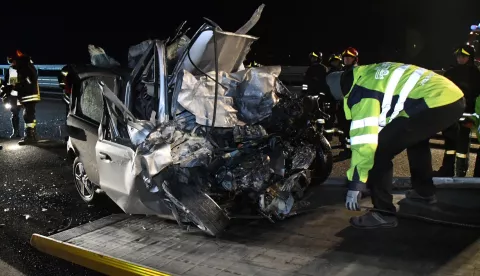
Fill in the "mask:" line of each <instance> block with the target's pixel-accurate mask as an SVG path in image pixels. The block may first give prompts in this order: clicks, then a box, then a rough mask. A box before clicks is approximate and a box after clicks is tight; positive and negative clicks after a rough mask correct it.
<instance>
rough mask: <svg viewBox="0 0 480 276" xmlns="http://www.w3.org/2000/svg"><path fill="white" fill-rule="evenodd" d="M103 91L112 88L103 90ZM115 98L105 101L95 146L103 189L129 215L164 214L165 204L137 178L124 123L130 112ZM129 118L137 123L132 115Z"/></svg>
mask: <svg viewBox="0 0 480 276" xmlns="http://www.w3.org/2000/svg"><path fill="white" fill-rule="evenodd" d="M104 89H109V88H108V87H104ZM112 97H116V96H114V95H113V94H112V93H110V95H108V96H105V98H104V101H105V102H106V105H105V111H104V114H105V115H104V117H103V119H102V123H101V125H100V128H99V137H98V141H97V143H96V146H95V152H96V163H97V167H98V171H99V177H100V182H99V183H100V187H101V189H102V190H103V191H104V192H105V193H106V194H107V195H108V197H110V198H111V199H112V200H113V201H114V202H115V203H116V204H117V205H118V206H119V207H120V208H121V209H122V210H123V211H124V212H126V213H129V214H159V213H160V214H162V213H165V212H166V210H165V207H164V206H163V209H162V206H161V204H162V203H161V202H159V201H160V198H159V197H158V196H156V195H154V194H153V193H150V192H149V191H147V190H146V187H145V185H144V184H142V183H141V182H142V180H141V178H139V177H138V171H137V168H136V167H135V156H136V154H135V150H134V149H133V148H134V145H133V144H132V142H131V140H130V138H129V134H128V130H127V127H128V124H129V123H128V122H127V120H126V119H125V118H126V117H125V116H127V113H128V111H127V108H126V107H125V106H124V105H123V103H122V102H120V100H119V99H118V98H115V99H112ZM118 105H122V106H121V107H119V106H118ZM114 110H117V111H114ZM119 111H120V112H119ZM122 111H123V112H122ZM128 116H129V117H130V118H131V119H132V120H134V119H133V117H132V115H131V114H129V115H128ZM137 182H139V183H137ZM149 202H152V203H153V204H152V206H153V207H148V206H147V205H148V203H149ZM146 204H147V205H146ZM167 211H168V210H167Z"/></svg>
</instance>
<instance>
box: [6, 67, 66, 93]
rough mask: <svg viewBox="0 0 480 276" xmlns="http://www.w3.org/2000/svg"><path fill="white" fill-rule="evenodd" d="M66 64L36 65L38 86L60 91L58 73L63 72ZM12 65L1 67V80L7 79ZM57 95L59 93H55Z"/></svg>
mask: <svg viewBox="0 0 480 276" xmlns="http://www.w3.org/2000/svg"><path fill="white" fill-rule="evenodd" d="M63 66H65V65H64V64H47V65H35V68H37V73H38V85H39V86H40V88H41V89H42V88H43V89H53V90H58V89H60V86H59V83H58V77H57V75H58V74H59V72H58V71H60V70H62V68H63ZM9 67H10V65H0V73H1V74H0V78H2V79H3V80H4V79H5V73H6V71H7V70H8V68H9ZM42 93H47V92H42ZM54 94H57V93H54Z"/></svg>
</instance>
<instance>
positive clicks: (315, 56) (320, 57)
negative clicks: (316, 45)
mask: <svg viewBox="0 0 480 276" xmlns="http://www.w3.org/2000/svg"><path fill="white" fill-rule="evenodd" d="M308 56H309V57H310V58H312V57H313V58H318V59H319V60H322V58H323V54H322V52H317V51H313V52H311V53H310V54H309V55H308Z"/></svg>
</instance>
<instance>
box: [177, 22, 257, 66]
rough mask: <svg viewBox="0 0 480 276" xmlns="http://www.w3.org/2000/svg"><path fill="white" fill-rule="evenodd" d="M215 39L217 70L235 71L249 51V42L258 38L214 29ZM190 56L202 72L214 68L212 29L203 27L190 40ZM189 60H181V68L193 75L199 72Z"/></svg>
mask: <svg viewBox="0 0 480 276" xmlns="http://www.w3.org/2000/svg"><path fill="white" fill-rule="evenodd" d="M215 35H216V40H217V56H218V70H219V71H224V72H236V71H238V69H239V67H240V66H241V65H242V64H243V61H244V60H245V57H246V56H247V54H248V52H249V51H250V46H251V44H252V43H253V42H254V41H256V40H257V39H258V38H257V37H253V36H249V35H242V34H235V33H231V32H224V31H219V30H218V29H216V30H215ZM191 43H193V45H192V46H191V47H190V51H187V52H189V53H190V57H191V59H192V61H193V63H194V64H195V66H196V67H198V68H199V69H200V70H201V71H202V72H209V71H213V70H215V58H214V56H215V51H214V45H213V44H214V43H213V30H212V29H211V28H209V29H208V28H205V29H203V30H202V31H201V33H200V35H199V36H198V38H197V39H196V40H195V41H193V42H191ZM195 66H194V65H193V64H192V63H191V62H190V60H189V59H188V57H186V58H185V59H184V60H183V65H182V67H181V68H182V69H184V70H187V71H188V72H190V73H193V74H195V75H197V74H201V72H199V71H198V70H197V69H196V68H195Z"/></svg>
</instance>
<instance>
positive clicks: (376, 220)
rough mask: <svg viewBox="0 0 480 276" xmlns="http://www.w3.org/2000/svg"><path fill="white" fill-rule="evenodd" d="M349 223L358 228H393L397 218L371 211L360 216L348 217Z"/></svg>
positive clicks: (395, 225) (396, 223)
mask: <svg viewBox="0 0 480 276" xmlns="http://www.w3.org/2000/svg"><path fill="white" fill-rule="evenodd" d="M350 225H352V226H353V227H355V228H359V229H377V228H394V227H397V225H398V220H397V217H395V216H385V215H382V214H380V213H378V212H373V211H371V212H368V213H366V214H364V215H362V216H358V217H352V218H350Z"/></svg>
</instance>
